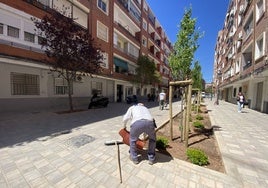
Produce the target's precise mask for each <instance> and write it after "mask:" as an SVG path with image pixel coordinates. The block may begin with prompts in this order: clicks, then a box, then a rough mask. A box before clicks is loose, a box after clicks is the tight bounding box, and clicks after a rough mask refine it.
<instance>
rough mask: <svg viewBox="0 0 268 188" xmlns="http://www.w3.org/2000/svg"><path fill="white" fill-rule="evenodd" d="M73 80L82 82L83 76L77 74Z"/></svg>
mask: <svg viewBox="0 0 268 188" xmlns="http://www.w3.org/2000/svg"><path fill="white" fill-rule="evenodd" d="M75 81H76V82H79V83H83V82H84V78H83V76H80V75H78V76H76V78H75Z"/></svg>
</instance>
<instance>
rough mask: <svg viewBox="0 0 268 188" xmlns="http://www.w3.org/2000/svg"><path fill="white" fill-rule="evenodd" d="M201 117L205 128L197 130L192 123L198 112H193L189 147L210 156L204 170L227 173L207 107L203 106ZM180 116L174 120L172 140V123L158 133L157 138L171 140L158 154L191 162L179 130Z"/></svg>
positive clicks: (200, 112)
mask: <svg viewBox="0 0 268 188" xmlns="http://www.w3.org/2000/svg"><path fill="white" fill-rule="evenodd" d="M199 115H201V116H202V117H203V120H200V121H201V122H202V123H203V125H204V126H205V128H204V129H201V130H200V129H198V130H197V129H195V128H194V127H193V125H192V123H193V122H194V121H196V116H197V112H194V111H192V112H191V118H190V132H189V139H188V147H191V148H198V149H201V150H202V151H204V152H205V154H206V155H207V156H208V159H209V164H208V165H207V166H203V167H204V168H209V169H212V170H215V171H218V172H222V173H225V168H224V165H223V161H222V157H221V153H220V151H219V148H218V143H217V140H216V138H215V135H214V132H213V127H212V126H211V122H210V119H209V115H208V113H207V109H206V106H204V105H201V107H200V111H199ZM180 116H181V115H178V116H176V117H175V118H174V119H173V139H172V140H171V136H170V123H168V124H166V125H165V126H163V127H162V128H161V129H159V130H158V131H157V133H156V135H157V137H159V136H162V137H165V138H167V139H168V140H169V143H168V147H167V148H166V150H158V152H161V153H163V154H166V155H170V156H172V157H173V158H177V159H180V160H184V161H187V162H190V161H189V159H188V158H187V155H186V149H187V148H186V146H185V141H184V142H182V141H181V131H180V128H179V125H180V124H181V123H180V122H181V117H180Z"/></svg>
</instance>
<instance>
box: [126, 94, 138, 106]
mask: <svg viewBox="0 0 268 188" xmlns="http://www.w3.org/2000/svg"><path fill="white" fill-rule="evenodd" d="M126 102H127V103H128V104H131V103H134V104H137V103H138V99H137V96H136V95H132V96H127V98H126Z"/></svg>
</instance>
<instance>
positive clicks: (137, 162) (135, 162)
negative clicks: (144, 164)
mask: <svg viewBox="0 0 268 188" xmlns="http://www.w3.org/2000/svg"><path fill="white" fill-rule="evenodd" d="M129 159H130V160H131V161H132V162H133V163H134V164H139V161H138V159H132V157H131V156H129Z"/></svg>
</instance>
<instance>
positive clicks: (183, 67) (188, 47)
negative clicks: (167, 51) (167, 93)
mask: <svg viewBox="0 0 268 188" xmlns="http://www.w3.org/2000/svg"><path fill="white" fill-rule="evenodd" d="M195 24H196V19H195V18H192V8H191V7H190V8H189V9H185V12H184V16H183V18H182V20H181V22H180V28H179V32H178V34H177V41H176V42H175V45H174V50H173V52H172V53H171V55H170V57H169V64H170V68H171V74H172V77H173V79H174V80H186V79H190V78H191V66H192V61H193V59H194V53H195V51H196V50H197V48H198V47H199V45H198V43H197V40H198V39H199V38H200V37H201V36H202V35H201V33H200V32H199V31H196V28H195Z"/></svg>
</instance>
